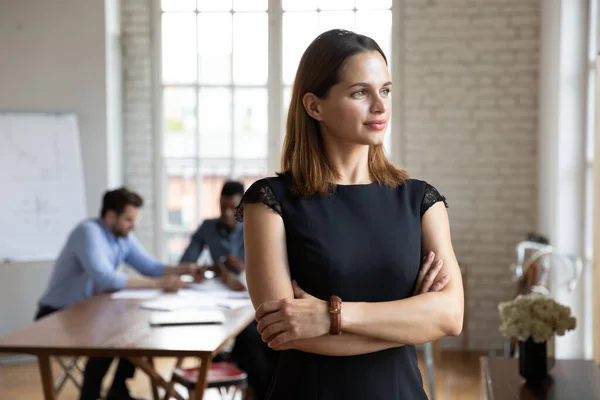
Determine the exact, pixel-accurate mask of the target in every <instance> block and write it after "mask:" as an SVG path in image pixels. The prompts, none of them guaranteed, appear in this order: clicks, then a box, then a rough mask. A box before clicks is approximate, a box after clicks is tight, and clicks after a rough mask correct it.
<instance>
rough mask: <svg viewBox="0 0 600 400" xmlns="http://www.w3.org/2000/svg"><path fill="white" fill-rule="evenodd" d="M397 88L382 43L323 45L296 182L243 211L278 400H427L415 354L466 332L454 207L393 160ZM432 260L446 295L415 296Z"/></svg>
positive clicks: (305, 94)
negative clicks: (391, 126)
mask: <svg viewBox="0 0 600 400" xmlns="http://www.w3.org/2000/svg"><path fill="white" fill-rule="evenodd" d="M391 87H392V84H391V82H390V75H389V72H388V68H387V60H386V58H385V55H384V54H383V52H382V50H381V49H380V48H379V46H378V45H377V44H376V43H375V41H373V40H372V39H370V38H368V37H366V36H362V35H358V34H355V33H352V32H348V31H342V30H333V31H328V32H325V33H323V34H322V35H320V36H319V37H317V38H316V39H315V40H314V41H313V43H312V44H311V45H310V46H309V47H308V49H307V50H306V52H305V53H304V55H303V56H302V59H301V61H300V65H299V67H298V71H297V75H296V80H295V82H294V87H293V91H292V99H291V104H290V109H289V115H288V121H287V131H286V138H285V143H284V151H283V157H282V167H283V172H282V173H281V174H279V175H278V176H277V177H274V178H266V179H262V180H259V181H257V182H255V183H254V184H253V185H252V186H251V187H250V188H249V189H248V190H247V192H246V193H245V195H244V197H243V199H242V202H241V205H240V206H239V209H238V218H239V219H242V217H243V220H244V224H245V225H244V231H245V232H246V237H245V251H246V268H247V272H246V274H247V281H248V287H249V291H250V294H251V298H252V302H253V303H254V306H255V307H256V319H257V320H258V327H257V328H258V330H259V332H260V333H261V335H262V338H263V340H265V341H266V342H267V343H268V344H269V346H270V347H271V348H273V349H275V350H281V351H282V352H281V353H280V358H279V363H278V366H277V371H276V373H275V376H274V378H273V382H272V386H271V392H270V397H269V398H270V399H271V400H279V399H285V400H289V399H302V400H311V399H327V400H332V399H344V400H348V399H357V400H358V399H360V400H366V399H369V400H371V399H385V400H390V399H425V398H427V397H426V394H425V392H424V390H423V384H422V379H421V375H420V372H419V369H418V365H417V356H416V352H415V347H414V345H415V344H419V343H426V342H430V341H433V340H436V339H439V338H441V337H443V336H453V335H458V334H460V332H461V329H462V319H463V289H462V281H461V275H460V270H459V267H458V263H457V261H456V257H455V255H454V251H453V248H452V243H451V239H450V229H449V223H448V215H447V213H446V208H445V199H444V197H443V196H441V195H440V194H439V193H438V191H437V190H436V189H435V188H433V187H432V186H431V185H428V184H427V183H426V182H423V181H420V180H414V179H409V178H408V174H407V173H406V172H405V171H404V170H400V169H397V168H395V167H394V166H393V165H391V164H390V163H389V162H388V161H387V160H386V158H385V155H384V150H383V136H384V132H385V129H386V127H387V123H388V120H389V117H390V101H391V99H390V92H391ZM265 205H266V206H265ZM421 256H424V257H425V258H426V259H427V260H428V261H429V262H431V261H432V260H433V259H434V258H436V263H435V266H436V268H437V269H438V271H439V274H437V277H438V278H437V284H438V285H440V287H441V286H444V285H445V286H444V287H443V289H441V290H440V291H438V292H435V291H434V292H429V293H423V294H419V295H417V296H412V294H413V290H414V288H415V285H416V282H417V275H418V272H419V267H420V261H421ZM336 296H337V297H336ZM340 332H341V335H340V334H339V333H340Z"/></svg>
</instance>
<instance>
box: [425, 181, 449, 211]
mask: <svg viewBox="0 0 600 400" xmlns="http://www.w3.org/2000/svg"><path fill="white" fill-rule="evenodd" d="M438 201H443V202H444V206H446V208H448V202H447V201H446V198H445V197H444V196H442V195H441V194H440V192H438V190H437V189H436V188H434V187H433V186H431V185H430V184H429V183H427V184H426V185H425V195H424V196H423V202H422V203H421V217H423V214H425V211H427V210H429V208H430V207H431V206H432V205H434V204H435V203H437V202H438Z"/></svg>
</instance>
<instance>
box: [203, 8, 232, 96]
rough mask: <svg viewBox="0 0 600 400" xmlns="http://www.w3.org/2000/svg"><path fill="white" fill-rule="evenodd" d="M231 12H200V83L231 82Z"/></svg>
mask: <svg viewBox="0 0 600 400" xmlns="http://www.w3.org/2000/svg"><path fill="white" fill-rule="evenodd" d="M231 29H232V28H231V13H228V12H227V13H200V14H198V63H199V66H198V77H199V80H200V83H207V84H228V83H230V82H231V35H232V34H231Z"/></svg>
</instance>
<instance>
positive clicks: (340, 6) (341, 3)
mask: <svg viewBox="0 0 600 400" xmlns="http://www.w3.org/2000/svg"><path fill="white" fill-rule="evenodd" d="M319 8H320V9H321V10H352V9H353V8H354V0H319Z"/></svg>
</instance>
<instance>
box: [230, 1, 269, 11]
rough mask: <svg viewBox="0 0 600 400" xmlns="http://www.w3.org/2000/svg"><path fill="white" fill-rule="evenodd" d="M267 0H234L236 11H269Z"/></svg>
mask: <svg viewBox="0 0 600 400" xmlns="http://www.w3.org/2000/svg"><path fill="white" fill-rule="evenodd" d="M267 7H268V1H267V0H233V9H234V11H267Z"/></svg>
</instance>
